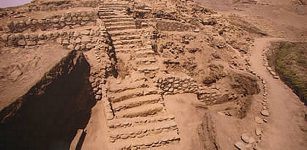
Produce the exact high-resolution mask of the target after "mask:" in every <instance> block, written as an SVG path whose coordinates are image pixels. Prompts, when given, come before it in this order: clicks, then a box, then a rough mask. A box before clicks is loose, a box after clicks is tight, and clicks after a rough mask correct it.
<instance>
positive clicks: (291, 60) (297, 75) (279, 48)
mask: <svg viewBox="0 0 307 150" xmlns="http://www.w3.org/2000/svg"><path fill="white" fill-rule="evenodd" d="M268 58H269V64H270V65H271V66H272V68H275V71H276V72H277V73H278V74H279V76H280V77H281V79H282V80H283V81H284V82H285V83H286V84H287V85H288V86H289V87H291V88H292V89H293V91H294V92H295V93H296V94H297V95H298V96H299V97H300V99H301V100H302V101H303V102H304V103H305V105H307V43H302V42H295V43H294V42H277V43H274V44H273V46H272V48H271V51H270V54H269V55H268Z"/></svg>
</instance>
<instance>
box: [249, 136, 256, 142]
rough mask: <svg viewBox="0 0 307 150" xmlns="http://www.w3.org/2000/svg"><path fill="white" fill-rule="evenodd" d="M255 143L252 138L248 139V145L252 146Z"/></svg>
mask: <svg viewBox="0 0 307 150" xmlns="http://www.w3.org/2000/svg"><path fill="white" fill-rule="evenodd" d="M255 142H256V140H255V138H253V137H250V138H249V141H248V143H249V144H253V143H255Z"/></svg>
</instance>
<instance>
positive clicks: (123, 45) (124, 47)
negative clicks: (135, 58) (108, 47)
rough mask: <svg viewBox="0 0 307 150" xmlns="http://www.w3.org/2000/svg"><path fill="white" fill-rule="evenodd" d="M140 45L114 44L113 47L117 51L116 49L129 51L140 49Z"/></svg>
mask: <svg viewBox="0 0 307 150" xmlns="http://www.w3.org/2000/svg"><path fill="white" fill-rule="evenodd" d="M141 46H142V43H131V44H116V45H114V47H115V50H116V51H117V49H130V50H129V51H131V50H133V49H135V48H138V47H141Z"/></svg>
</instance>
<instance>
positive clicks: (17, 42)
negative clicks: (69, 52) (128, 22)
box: [1, 28, 106, 50]
mask: <svg viewBox="0 0 307 150" xmlns="http://www.w3.org/2000/svg"><path fill="white" fill-rule="evenodd" d="M98 39H99V40H104V41H105V40H106V39H105V34H104V33H103V32H102V31H100V30H99V29H90V28H89V29H84V30H81V31H73V30H71V31H53V32H43V33H40V34H37V33H32V34H22V33H17V34H4V35H2V36H1V41H2V42H4V43H5V45H6V46H13V47H25V46H36V45H43V44H45V43H48V42H57V43H58V44H61V45H63V46H64V47H66V48H68V49H75V50H89V49H92V48H93V47H94V46H95V45H96V42H97V40H98Z"/></svg>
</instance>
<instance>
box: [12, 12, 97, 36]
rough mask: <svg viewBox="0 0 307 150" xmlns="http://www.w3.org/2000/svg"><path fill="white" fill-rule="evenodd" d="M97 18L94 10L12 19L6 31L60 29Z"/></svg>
mask: <svg viewBox="0 0 307 150" xmlns="http://www.w3.org/2000/svg"><path fill="white" fill-rule="evenodd" d="M96 19H97V15H96V12H94V11H90V12H70V13H66V14H63V15H56V16H51V17H47V18H43V19H28V20H21V21H12V22H10V23H9V24H8V26H7V27H8V31H9V32H13V33H18V32H23V31H25V30H28V29H31V30H34V31H35V30H37V29H41V30H47V29H62V28H64V27H66V26H69V27H74V26H76V25H86V24H88V23H91V22H94V21H95V20H96Z"/></svg>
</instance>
